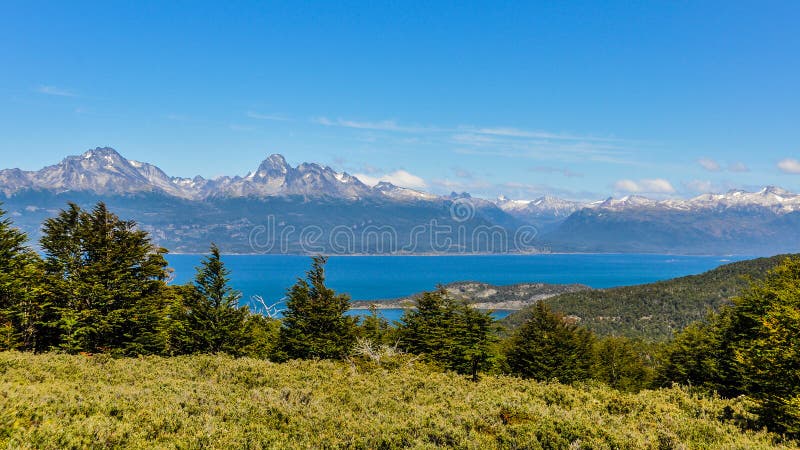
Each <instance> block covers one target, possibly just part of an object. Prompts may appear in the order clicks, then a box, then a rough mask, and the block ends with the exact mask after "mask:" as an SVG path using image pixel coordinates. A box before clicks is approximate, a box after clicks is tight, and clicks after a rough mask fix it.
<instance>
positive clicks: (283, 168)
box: [255, 153, 292, 178]
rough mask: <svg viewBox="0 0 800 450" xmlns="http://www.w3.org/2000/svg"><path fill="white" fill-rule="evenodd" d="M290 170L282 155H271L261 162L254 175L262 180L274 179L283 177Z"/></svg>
mask: <svg viewBox="0 0 800 450" xmlns="http://www.w3.org/2000/svg"><path fill="white" fill-rule="evenodd" d="M291 168H292V167H291V166H290V165H289V164H288V163H287V162H286V158H284V157H283V155H281V154H278V153H273V154H272V155H269V157H267V159H265V160H264V161H262V162H261V164H260V165H259V166H258V169H257V170H256V172H255V174H256V176H259V177H262V178H265V177H269V178H275V177H280V176H285V175H286V174H287V173H288V172H289V170H291Z"/></svg>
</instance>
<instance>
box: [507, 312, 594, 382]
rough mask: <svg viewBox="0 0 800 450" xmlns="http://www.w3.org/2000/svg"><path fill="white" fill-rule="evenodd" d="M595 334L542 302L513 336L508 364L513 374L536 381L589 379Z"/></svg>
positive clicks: (508, 351) (509, 348) (508, 353)
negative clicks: (566, 318) (552, 310)
mask: <svg viewBox="0 0 800 450" xmlns="http://www.w3.org/2000/svg"><path fill="white" fill-rule="evenodd" d="M593 340H594V339H593V336H592V334H591V333H590V332H589V331H587V330H585V329H583V328H581V327H578V326H577V325H575V324H573V323H570V322H569V321H567V320H565V318H564V317H563V316H561V315H560V314H555V313H553V312H551V311H550V309H549V308H548V307H547V305H545V304H544V303H543V302H538V303H536V305H535V306H534V308H533V311H532V316H531V318H530V319H528V321H527V322H525V323H524V324H523V325H522V326H521V327H520V328H519V330H517V332H516V333H515V334H514V336H512V338H511V340H510V342H509V346H508V350H507V354H506V360H507V363H508V366H509V368H510V370H511V372H512V373H514V374H517V375H520V376H522V377H524V378H533V379H536V380H543V381H546V380H553V379H557V380H559V381H561V382H563V383H571V382H574V381H580V380H585V379H588V378H589V377H590V376H591V365H592V345H593Z"/></svg>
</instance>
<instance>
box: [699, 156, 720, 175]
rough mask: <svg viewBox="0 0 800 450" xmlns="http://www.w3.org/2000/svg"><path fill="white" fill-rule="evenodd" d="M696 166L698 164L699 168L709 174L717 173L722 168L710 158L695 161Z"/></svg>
mask: <svg viewBox="0 0 800 450" xmlns="http://www.w3.org/2000/svg"><path fill="white" fill-rule="evenodd" d="M697 164H700V167H702V168H703V169H706V170H708V171H709V172H719V171H720V169H721V168H722V167H721V166H720V165H719V163H718V162H717V161H715V160H713V159H711V158H700V159H698V160H697Z"/></svg>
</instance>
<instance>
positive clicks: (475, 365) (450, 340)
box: [398, 289, 496, 379]
mask: <svg viewBox="0 0 800 450" xmlns="http://www.w3.org/2000/svg"><path fill="white" fill-rule="evenodd" d="M416 303H417V304H416V308H415V309H413V310H407V311H406V312H405V313H404V314H403V317H402V319H401V321H400V326H399V328H398V336H399V337H400V345H401V347H402V348H403V350H405V351H407V352H410V353H415V354H420V355H424V356H425V358H426V359H428V360H429V361H433V362H436V363H439V364H441V365H443V366H444V367H445V368H447V369H450V370H454V371H456V372H458V373H463V374H470V375H472V377H473V379H477V377H478V372H479V371H480V370H482V369H484V368H485V367H486V366H487V364H488V361H489V359H490V356H491V347H492V343H493V342H494V340H495V331H496V325H495V322H494V319H493V318H492V316H491V314H489V313H485V312H481V311H478V310H476V309H474V308H472V307H471V306H469V305H468V304H466V303H465V302H463V301H459V300H455V299H453V298H452V297H450V296H449V295H448V294H447V292H446V291H444V290H443V289H440V290H438V291H435V292H425V293H423V294H422V295H421V296H420V297H419V298H417V300H416Z"/></svg>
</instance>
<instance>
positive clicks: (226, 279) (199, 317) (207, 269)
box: [187, 243, 249, 355]
mask: <svg viewBox="0 0 800 450" xmlns="http://www.w3.org/2000/svg"><path fill="white" fill-rule="evenodd" d="M229 283H230V271H229V270H228V269H227V268H226V267H225V265H224V263H223V262H222V257H221V255H220V251H219V248H218V247H217V246H216V244H213V243H212V244H211V251H210V255H209V256H207V257H206V258H204V259H203V261H202V263H201V266H200V267H198V268H197V274H196V275H195V280H194V292H190V293H189V295H188V297H189V298H188V299H187V306H188V307H189V313H188V322H189V324H188V326H187V328H188V330H187V333H188V336H189V347H188V348H187V350H188V352H203V353H218V352H225V353H229V354H232V355H240V354H242V353H243V349H244V347H245V346H246V345H248V342H247V335H246V333H245V331H246V330H245V328H246V327H245V325H246V322H247V317H248V315H249V311H248V308H247V307H239V300H240V299H241V296H242V294H241V293H240V292H238V291H236V290H234V289H233V288H232V287H231V286H230V284H229Z"/></svg>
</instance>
